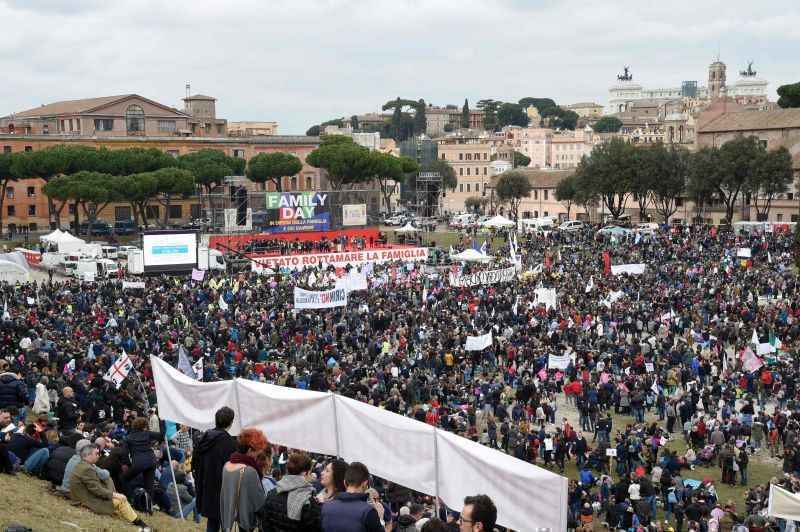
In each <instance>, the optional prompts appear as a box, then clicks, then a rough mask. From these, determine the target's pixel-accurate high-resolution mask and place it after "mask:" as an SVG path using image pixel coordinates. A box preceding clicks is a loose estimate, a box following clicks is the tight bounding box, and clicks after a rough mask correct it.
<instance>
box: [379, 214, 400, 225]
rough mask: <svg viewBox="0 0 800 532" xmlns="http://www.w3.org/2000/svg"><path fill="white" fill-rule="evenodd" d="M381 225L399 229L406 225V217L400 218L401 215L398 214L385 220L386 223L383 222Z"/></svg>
mask: <svg viewBox="0 0 800 532" xmlns="http://www.w3.org/2000/svg"><path fill="white" fill-rule="evenodd" d="M383 223H385V224H386V225H389V226H397V227H400V226H402V225H403V224H405V223H406V217H405V216H401V215H399V214H398V215H395V216H391V217H389V218H386V221H384V222H383Z"/></svg>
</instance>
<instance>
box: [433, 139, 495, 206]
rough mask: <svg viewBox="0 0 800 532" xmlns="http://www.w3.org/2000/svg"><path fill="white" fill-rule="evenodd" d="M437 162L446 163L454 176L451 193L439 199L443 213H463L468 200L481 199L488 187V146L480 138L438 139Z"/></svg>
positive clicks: (448, 191) (490, 147) (489, 148)
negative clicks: (471, 198) (455, 182)
mask: <svg viewBox="0 0 800 532" xmlns="http://www.w3.org/2000/svg"><path fill="white" fill-rule="evenodd" d="M437 143H438V155H439V159H441V160H443V161H447V162H448V163H449V164H450V166H452V167H453V170H454V171H455V174H456V179H457V181H458V184H457V185H456V188H455V190H447V191H446V192H445V195H444V198H443V199H442V208H443V210H444V211H446V212H451V213H452V212H461V211H464V210H465V207H464V201H465V200H466V199H467V198H468V197H470V196H485V195H486V193H487V191H488V189H487V186H488V184H489V183H490V179H491V172H490V164H491V162H492V157H491V156H492V144H491V143H490V142H489V141H487V139H484V138H481V137H445V138H442V139H438V141H437Z"/></svg>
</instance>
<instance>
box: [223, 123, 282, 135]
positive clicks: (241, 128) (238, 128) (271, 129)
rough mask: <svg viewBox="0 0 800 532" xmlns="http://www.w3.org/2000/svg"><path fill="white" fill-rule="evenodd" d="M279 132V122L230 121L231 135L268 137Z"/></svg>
mask: <svg viewBox="0 0 800 532" xmlns="http://www.w3.org/2000/svg"><path fill="white" fill-rule="evenodd" d="M277 134H278V123H277V122H228V136H229V137H267V136H270V135H277Z"/></svg>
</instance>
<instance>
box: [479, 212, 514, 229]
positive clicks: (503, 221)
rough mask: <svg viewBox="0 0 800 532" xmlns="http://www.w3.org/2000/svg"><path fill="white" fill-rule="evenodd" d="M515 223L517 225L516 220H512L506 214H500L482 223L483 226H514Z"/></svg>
mask: <svg viewBox="0 0 800 532" xmlns="http://www.w3.org/2000/svg"><path fill="white" fill-rule="evenodd" d="M515 225H517V223H516V222H512V221H511V220H509V219H508V218H506V217H505V216H501V215H499V214H498V215H497V216H493V217H491V218H489V219H488V220H486V221H485V222H483V223H481V226H482V227H514V226H515Z"/></svg>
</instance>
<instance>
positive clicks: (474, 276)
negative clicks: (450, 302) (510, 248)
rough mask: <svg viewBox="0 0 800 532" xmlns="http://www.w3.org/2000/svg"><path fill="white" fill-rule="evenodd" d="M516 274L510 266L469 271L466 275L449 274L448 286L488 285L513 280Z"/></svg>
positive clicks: (514, 269) (515, 270)
mask: <svg viewBox="0 0 800 532" xmlns="http://www.w3.org/2000/svg"><path fill="white" fill-rule="evenodd" d="M516 276H517V269H516V268H515V267H514V266H512V267H510V268H503V269H501V270H486V271H482V272H475V273H470V274H467V275H457V274H454V273H451V274H450V286H457V287H469V286H478V285H489V284H495V283H504V282H508V281H513V280H514V278H515V277H516Z"/></svg>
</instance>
